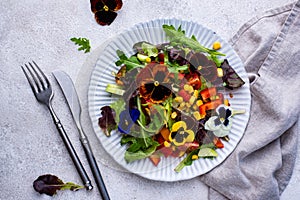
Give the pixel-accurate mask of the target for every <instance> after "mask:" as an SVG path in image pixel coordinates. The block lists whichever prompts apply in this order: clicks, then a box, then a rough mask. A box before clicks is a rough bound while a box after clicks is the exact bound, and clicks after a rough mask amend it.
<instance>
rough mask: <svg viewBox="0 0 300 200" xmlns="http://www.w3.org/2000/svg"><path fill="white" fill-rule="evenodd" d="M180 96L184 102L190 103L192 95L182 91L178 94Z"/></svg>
mask: <svg viewBox="0 0 300 200" xmlns="http://www.w3.org/2000/svg"><path fill="white" fill-rule="evenodd" d="M178 95H179V96H181V97H182V98H183V100H184V101H189V100H190V98H191V95H190V94H189V93H188V92H187V91H185V90H184V89H181V90H180V91H179V92H178Z"/></svg>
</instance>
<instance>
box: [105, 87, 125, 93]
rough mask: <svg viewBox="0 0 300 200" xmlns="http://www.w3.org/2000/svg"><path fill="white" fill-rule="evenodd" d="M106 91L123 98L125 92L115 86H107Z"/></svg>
mask: <svg viewBox="0 0 300 200" xmlns="http://www.w3.org/2000/svg"><path fill="white" fill-rule="evenodd" d="M105 91H106V92H109V93H112V94H116V95H121V96H122V95H123V94H124V92H125V90H123V89H122V88H121V87H120V86H118V85H115V84H107V86H106V89H105Z"/></svg>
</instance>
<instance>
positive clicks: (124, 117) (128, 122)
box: [118, 109, 140, 134]
mask: <svg viewBox="0 0 300 200" xmlns="http://www.w3.org/2000/svg"><path fill="white" fill-rule="evenodd" d="M139 117H140V111H139V110H138V109H131V110H123V111H122V112H121V113H120V123H119V125H118V130H119V131H120V132H121V133H125V134H129V133H130V129H131V127H132V126H133V124H134V123H135V122H136V121H137V120H138V118H139Z"/></svg>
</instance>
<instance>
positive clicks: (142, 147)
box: [121, 135, 160, 162]
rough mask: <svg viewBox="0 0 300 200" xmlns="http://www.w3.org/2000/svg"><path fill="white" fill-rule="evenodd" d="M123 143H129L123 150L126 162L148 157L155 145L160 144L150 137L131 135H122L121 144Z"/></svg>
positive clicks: (153, 150)
mask: <svg viewBox="0 0 300 200" xmlns="http://www.w3.org/2000/svg"><path fill="white" fill-rule="evenodd" d="M125 144H129V147H128V149H127V150H126V152H125V160H126V162H133V161H135V160H140V159H144V158H146V157H149V156H150V155H152V154H153V153H154V152H155V150H156V147H158V146H159V145H160V144H159V143H158V142H156V141H155V140H154V139H153V138H152V137H146V138H138V137H134V136H131V135H123V137H122V138H121V145H125Z"/></svg>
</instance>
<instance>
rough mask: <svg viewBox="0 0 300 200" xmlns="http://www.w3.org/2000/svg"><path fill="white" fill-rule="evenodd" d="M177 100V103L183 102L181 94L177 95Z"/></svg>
mask: <svg viewBox="0 0 300 200" xmlns="http://www.w3.org/2000/svg"><path fill="white" fill-rule="evenodd" d="M174 100H175V102H177V103H181V102H183V98H182V97H180V96H178V97H175V99H174Z"/></svg>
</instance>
